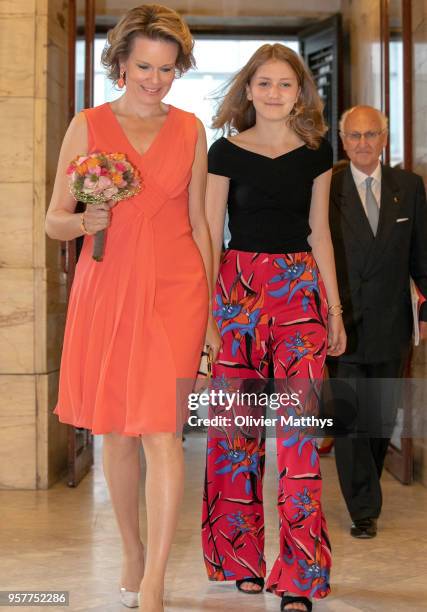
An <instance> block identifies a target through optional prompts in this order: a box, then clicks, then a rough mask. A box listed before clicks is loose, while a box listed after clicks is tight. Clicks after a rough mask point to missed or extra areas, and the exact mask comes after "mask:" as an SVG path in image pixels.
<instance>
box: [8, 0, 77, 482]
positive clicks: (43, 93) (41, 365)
mask: <svg viewBox="0 0 427 612" xmlns="http://www.w3.org/2000/svg"><path fill="white" fill-rule="evenodd" d="M67 21H68V5H67V2H66V1H64V0H20V1H19V2H16V1H14V0H2V1H1V2H0V31H1V36H0V116H1V121H0V296H1V297H0V322H1V324H0V391H1V392H0V488H6V489H7V488H23V489H35V488H47V487H48V486H49V485H50V484H51V483H52V482H54V481H55V479H57V478H58V476H59V475H60V474H61V473H62V472H63V471H64V469H65V467H66V459H67V456H66V444H67V438H66V428H65V427H64V426H60V425H58V423H57V420H56V417H54V416H53V415H52V409H53V406H54V402H55V399H56V390H57V383H58V370H59V362H60V348H61V343H62V334H63V326H64V320H65V309H66V290H65V275H64V273H63V271H62V266H61V253H60V244H59V243H55V242H53V241H51V240H49V239H48V238H47V237H46V235H45V232H44V217H45V213H46V208H47V206H48V204H49V198H50V194H51V189H52V185H53V180H54V176H55V170H56V161H57V157H58V152H59V147H60V143H61V140H62V137H63V134H64V131H65V129H66V124H67V54H68V48H67V47H68V42H67Z"/></svg>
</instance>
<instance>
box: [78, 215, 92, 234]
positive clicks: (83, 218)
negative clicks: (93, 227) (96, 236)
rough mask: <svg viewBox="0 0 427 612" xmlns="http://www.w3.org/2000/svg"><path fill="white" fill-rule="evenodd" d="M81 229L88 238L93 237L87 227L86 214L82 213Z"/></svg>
mask: <svg viewBox="0 0 427 612" xmlns="http://www.w3.org/2000/svg"><path fill="white" fill-rule="evenodd" d="M80 220H81V221H80V229H81V230H82V232H83V234H86V236H92V233H91V232H88V231H87V228H86V225H85V214H84V213H82V214H81V215H80Z"/></svg>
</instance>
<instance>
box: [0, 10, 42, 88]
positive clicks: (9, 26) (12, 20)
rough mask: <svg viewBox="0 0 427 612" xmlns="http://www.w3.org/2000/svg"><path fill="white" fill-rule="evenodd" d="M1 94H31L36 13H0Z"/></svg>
mask: <svg viewBox="0 0 427 612" xmlns="http://www.w3.org/2000/svg"><path fill="white" fill-rule="evenodd" d="M0 29H1V33H2V34H1V37H0V65H1V66H4V69H2V70H1V71H0V96H32V95H33V91H34V66H33V57H34V17H33V16H22V15H20V16H18V15H14V16H12V17H9V16H2V15H0Z"/></svg>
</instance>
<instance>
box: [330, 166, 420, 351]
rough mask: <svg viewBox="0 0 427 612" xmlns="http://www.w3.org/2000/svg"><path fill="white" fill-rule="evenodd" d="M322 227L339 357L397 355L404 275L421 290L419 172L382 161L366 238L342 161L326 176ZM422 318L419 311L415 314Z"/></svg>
mask: <svg viewBox="0 0 427 612" xmlns="http://www.w3.org/2000/svg"><path fill="white" fill-rule="evenodd" d="M329 210H330V226H331V234H332V242H333V245H334V250H335V262H336V267H337V277H338V287H339V292H340V297H341V303H342V305H343V308H344V314H343V316H344V325H345V328H346V332H347V336H348V337H347V350H346V353H345V354H344V355H342V356H341V357H340V358H339V359H341V360H343V361H351V362H358V363H378V362H383V361H390V360H394V359H399V358H400V357H401V356H402V353H403V352H404V351H405V350H407V349H408V346H409V343H410V340H411V334H412V325H413V324H412V309H411V298H410V289H409V277H410V276H412V278H413V279H414V281H415V283H416V285H417V287H418V289H419V290H420V292H421V293H422V295H423V296H424V297H427V203H426V193H425V188H424V183H423V181H422V179H421V177H420V176H418V175H416V174H414V173H412V172H407V171H405V170H398V169H394V168H389V167H386V166H382V180H381V207H380V217H379V223H378V230H377V234H376V236H375V237H374V235H373V233H372V230H371V227H370V225H369V221H368V219H367V216H366V213H365V211H364V208H363V205H362V202H361V201H360V197H359V194H358V191H357V187H356V185H355V183H354V180H353V176H352V174H351V169H350V166H348V167H347V168H345V169H344V170H342V171H341V172H338V173H337V174H335V175H334V176H333V177H332V185H331V202H330V209H329ZM423 318H424V317H423Z"/></svg>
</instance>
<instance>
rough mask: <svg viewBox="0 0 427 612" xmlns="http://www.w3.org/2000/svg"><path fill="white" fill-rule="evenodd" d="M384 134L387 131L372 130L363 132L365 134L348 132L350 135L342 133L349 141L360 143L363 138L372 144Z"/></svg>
mask: <svg viewBox="0 0 427 612" xmlns="http://www.w3.org/2000/svg"><path fill="white" fill-rule="evenodd" d="M384 132H385V130H379V131H377V132H374V131H372V130H370V131H369V132H363V133H361V132H348V133H347V132H341V134H342V135H343V136H345V137H346V138H348V139H349V140H351V142H360V141H361V140H362V136H363V137H364V138H365V140H367V141H368V142H372V141H373V140H375V139H376V138H378V136H381V134H383V133H384Z"/></svg>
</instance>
